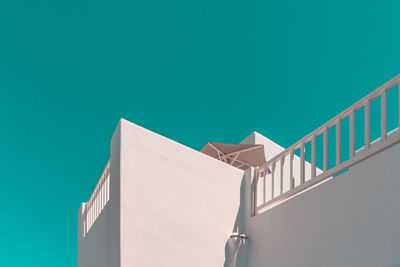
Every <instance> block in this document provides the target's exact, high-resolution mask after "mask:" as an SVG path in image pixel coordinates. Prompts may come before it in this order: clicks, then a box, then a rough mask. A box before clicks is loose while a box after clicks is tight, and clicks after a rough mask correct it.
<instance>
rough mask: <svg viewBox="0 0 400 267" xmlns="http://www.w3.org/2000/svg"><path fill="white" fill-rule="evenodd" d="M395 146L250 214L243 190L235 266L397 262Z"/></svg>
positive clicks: (399, 185) (399, 182) (392, 265)
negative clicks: (240, 238) (245, 237)
mask: <svg viewBox="0 0 400 267" xmlns="http://www.w3.org/2000/svg"><path fill="white" fill-rule="evenodd" d="M399 159H400V146H399V145H397V146H395V147H392V148H391V149H389V150H386V151H384V152H382V153H380V154H378V155H376V156H374V157H372V158H370V159H369V160H367V161H365V162H363V163H361V164H359V165H357V166H355V167H353V168H352V169H350V170H349V171H347V172H346V173H343V174H341V175H340V176H337V177H335V178H333V179H330V180H328V181H326V182H324V183H323V184H320V185H319V186H316V187H314V188H312V189H310V190H308V191H306V192H304V193H302V194H300V195H297V196H295V197H294V198H292V199H290V200H288V201H286V202H284V203H282V204H280V205H278V206H275V207H274V208H271V209H269V210H267V211H265V212H264V213H262V214H260V215H257V216H254V217H251V213H250V207H251V203H250V193H251V178H252V174H251V173H249V172H248V173H247V176H246V178H245V181H244V182H245V186H244V188H243V190H242V197H243V201H244V203H243V206H244V207H245V209H244V210H243V211H242V213H241V214H239V217H242V225H241V226H240V227H241V228H242V231H243V232H245V233H246V234H247V235H248V237H249V239H248V241H247V242H246V243H245V244H244V245H242V246H241V247H240V248H239V249H238V252H237V255H238V257H237V261H236V266H238V267H239V266H240V267H245V266H246V267H259V266H272V267H292V266H296V267H302V266H304V267H310V266H321V267H337V266H351V267H369V266H370V267H376V266H382V267H383V266H385V267H398V266H400V253H399V252H400V227H399V225H400V208H399V203H400V175H399Z"/></svg>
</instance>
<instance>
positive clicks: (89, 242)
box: [78, 124, 121, 267]
mask: <svg viewBox="0 0 400 267" xmlns="http://www.w3.org/2000/svg"><path fill="white" fill-rule="evenodd" d="M120 136H121V135H120V124H119V125H118V126H117V129H116V130H115V133H114V135H113V137H112V140H111V153H110V154H111V155H110V162H111V172H110V187H111V188H110V200H109V201H108V202H107V204H106V206H105V207H104V209H103V210H102V211H101V213H100V215H99V216H98V217H97V219H96V221H95V222H94V223H93V225H92V227H91V228H90V230H89V231H88V232H87V233H86V235H85V234H84V230H83V227H84V224H85V218H84V213H83V212H82V210H83V209H84V208H85V203H83V204H82V205H81V207H80V209H79V212H78V267H119V266H120V232H119V231H120V202H119V165H120V160H119V158H120V147H121V146H120Z"/></svg>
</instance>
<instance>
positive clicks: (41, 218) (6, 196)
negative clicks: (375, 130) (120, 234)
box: [0, 0, 400, 267]
mask: <svg viewBox="0 0 400 267" xmlns="http://www.w3.org/2000/svg"><path fill="white" fill-rule="evenodd" d="M378 2H379V4H377V3H378ZM399 10H400V1H366V0H362V1H348V0H347V1H321V0H316V1H289V0H279V1H237V0H229V1H228V0H223V1H215V0H213V1H210V0H203V1H197V0H192V1H183V0H182V1H179V0H172V1H156V0H149V1H119V0H116V1H103V0H97V1H93V0H90V1H89V0H79V1H76V0H68V1H48V0H40V1H24V0H19V1H16V0H15V1H12V0H11V1H1V2H0V92H1V95H0V121H1V131H0V140H1V141H0V151H1V154H0V167H1V171H0V173H1V194H0V203H1V207H2V208H1V220H0V229H1V230H0V231H1V239H0V251H1V257H0V266H41V267H46V266H51V267H54V266H75V265H76V235H77V233H76V220H77V211H78V208H79V205H80V203H81V202H82V201H87V199H88V198H89V196H90V194H91V192H92V190H93V188H94V186H95V184H96V182H97V180H98V178H99V176H100V174H101V172H102V170H103V168H104V166H105V164H106V162H107V160H108V157H109V144H110V139H111V136H112V133H113V131H114V129H115V127H116V125H117V123H118V120H119V118H121V117H123V118H125V119H127V120H130V121H132V122H134V123H137V124H139V125H141V126H144V127H146V128H148V129H150V130H153V131H155V132H158V133H160V134H162V135H165V136H167V137H169V138H171V139H174V140H176V141H178V142H181V143H183V144H185V145H188V146H190V147H192V148H194V149H200V148H201V147H202V146H203V145H204V144H205V143H206V142H207V141H216V142H227V143H229V142H232V143H236V142H239V141H241V140H242V139H243V138H244V137H246V136H247V135H248V134H250V133H251V132H252V131H254V130H255V131H258V132H260V133H261V134H264V135H265V136H267V137H269V138H270V139H272V140H274V141H276V142H278V143H280V144H281V145H283V146H289V145H291V144H293V143H294V142H295V141H297V140H298V139H300V138H301V137H303V136H304V135H306V134H308V133H309V132H311V131H312V130H314V129H315V128H316V127H318V126H320V125H321V124H323V123H324V122H326V121H327V120H329V119H330V118H332V117H333V116H334V115H336V114H337V113H339V112H341V111H342V110H344V109H345V108H347V107H348V106H350V105H351V104H352V103H354V102H355V101H357V100H358V99H360V98H361V97H363V96H364V95H366V94H367V93H369V92H370V91H372V90H373V89H375V88H376V87H378V86H379V85H381V84H382V83H384V82H385V81H387V80H389V79H390V78H392V77H393V76H395V75H396V74H398V73H400V54H399V49H400V48H399V47H400V27H399V26H400V20H399V15H398V14H399ZM221 249H223V248H221Z"/></svg>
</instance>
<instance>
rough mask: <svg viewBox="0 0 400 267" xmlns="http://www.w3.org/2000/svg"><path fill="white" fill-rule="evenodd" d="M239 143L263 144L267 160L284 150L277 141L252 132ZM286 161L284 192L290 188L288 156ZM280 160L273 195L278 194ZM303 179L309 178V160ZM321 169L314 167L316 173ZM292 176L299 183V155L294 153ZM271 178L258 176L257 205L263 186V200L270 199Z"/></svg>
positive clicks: (260, 199) (261, 196) (270, 176)
mask: <svg viewBox="0 0 400 267" xmlns="http://www.w3.org/2000/svg"><path fill="white" fill-rule="evenodd" d="M241 144H261V145H264V153H265V158H266V160H267V161H269V160H271V159H272V158H273V157H275V156H276V155H278V154H279V153H281V152H282V151H284V150H285V148H283V147H282V146H280V145H278V144H277V143H275V142H273V141H271V140H270V139H268V138H266V137H265V136H263V135H261V134H259V133H257V132H253V133H251V134H250V135H249V136H248V137H246V138H245V139H244V140H243V141H242V142H241ZM285 161H286V163H285V164H284V165H283V192H286V191H288V190H289V188H290V166H289V164H288V163H289V157H287V158H286V160H285ZM280 164H281V163H280V162H277V164H276V168H275V177H274V196H275V197H276V196H278V195H280V186H281V181H280ZM304 172H305V180H306V181H308V180H309V179H311V164H310V163H309V162H307V161H306V162H305V168H304ZM321 172H322V171H321V170H320V169H318V168H317V169H316V174H317V175H318V174H320V173H321ZM293 177H294V183H295V185H296V186H297V185H299V184H300V157H298V156H296V155H294V158H293ZM271 179H272V175H266V176H265V177H260V179H259V181H258V186H257V189H258V190H257V191H258V192H257V205H261V204H262V203H264V197H263V193H264V187H265V194H266V197H265V200H266V201H268V200H270V199H271V191H272V190H271V188H272V185H271Z"/></svg>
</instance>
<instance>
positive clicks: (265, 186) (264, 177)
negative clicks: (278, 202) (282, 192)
mask: <svg viewBox="0 0 400 267" xmlns="http://www.w3.org/2000/svg"><path fill="white" fill-rule="evenodd" d="M263 174H264V176H263V203H265V202H266V200H267V168H264V173H263Z"/></svg>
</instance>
